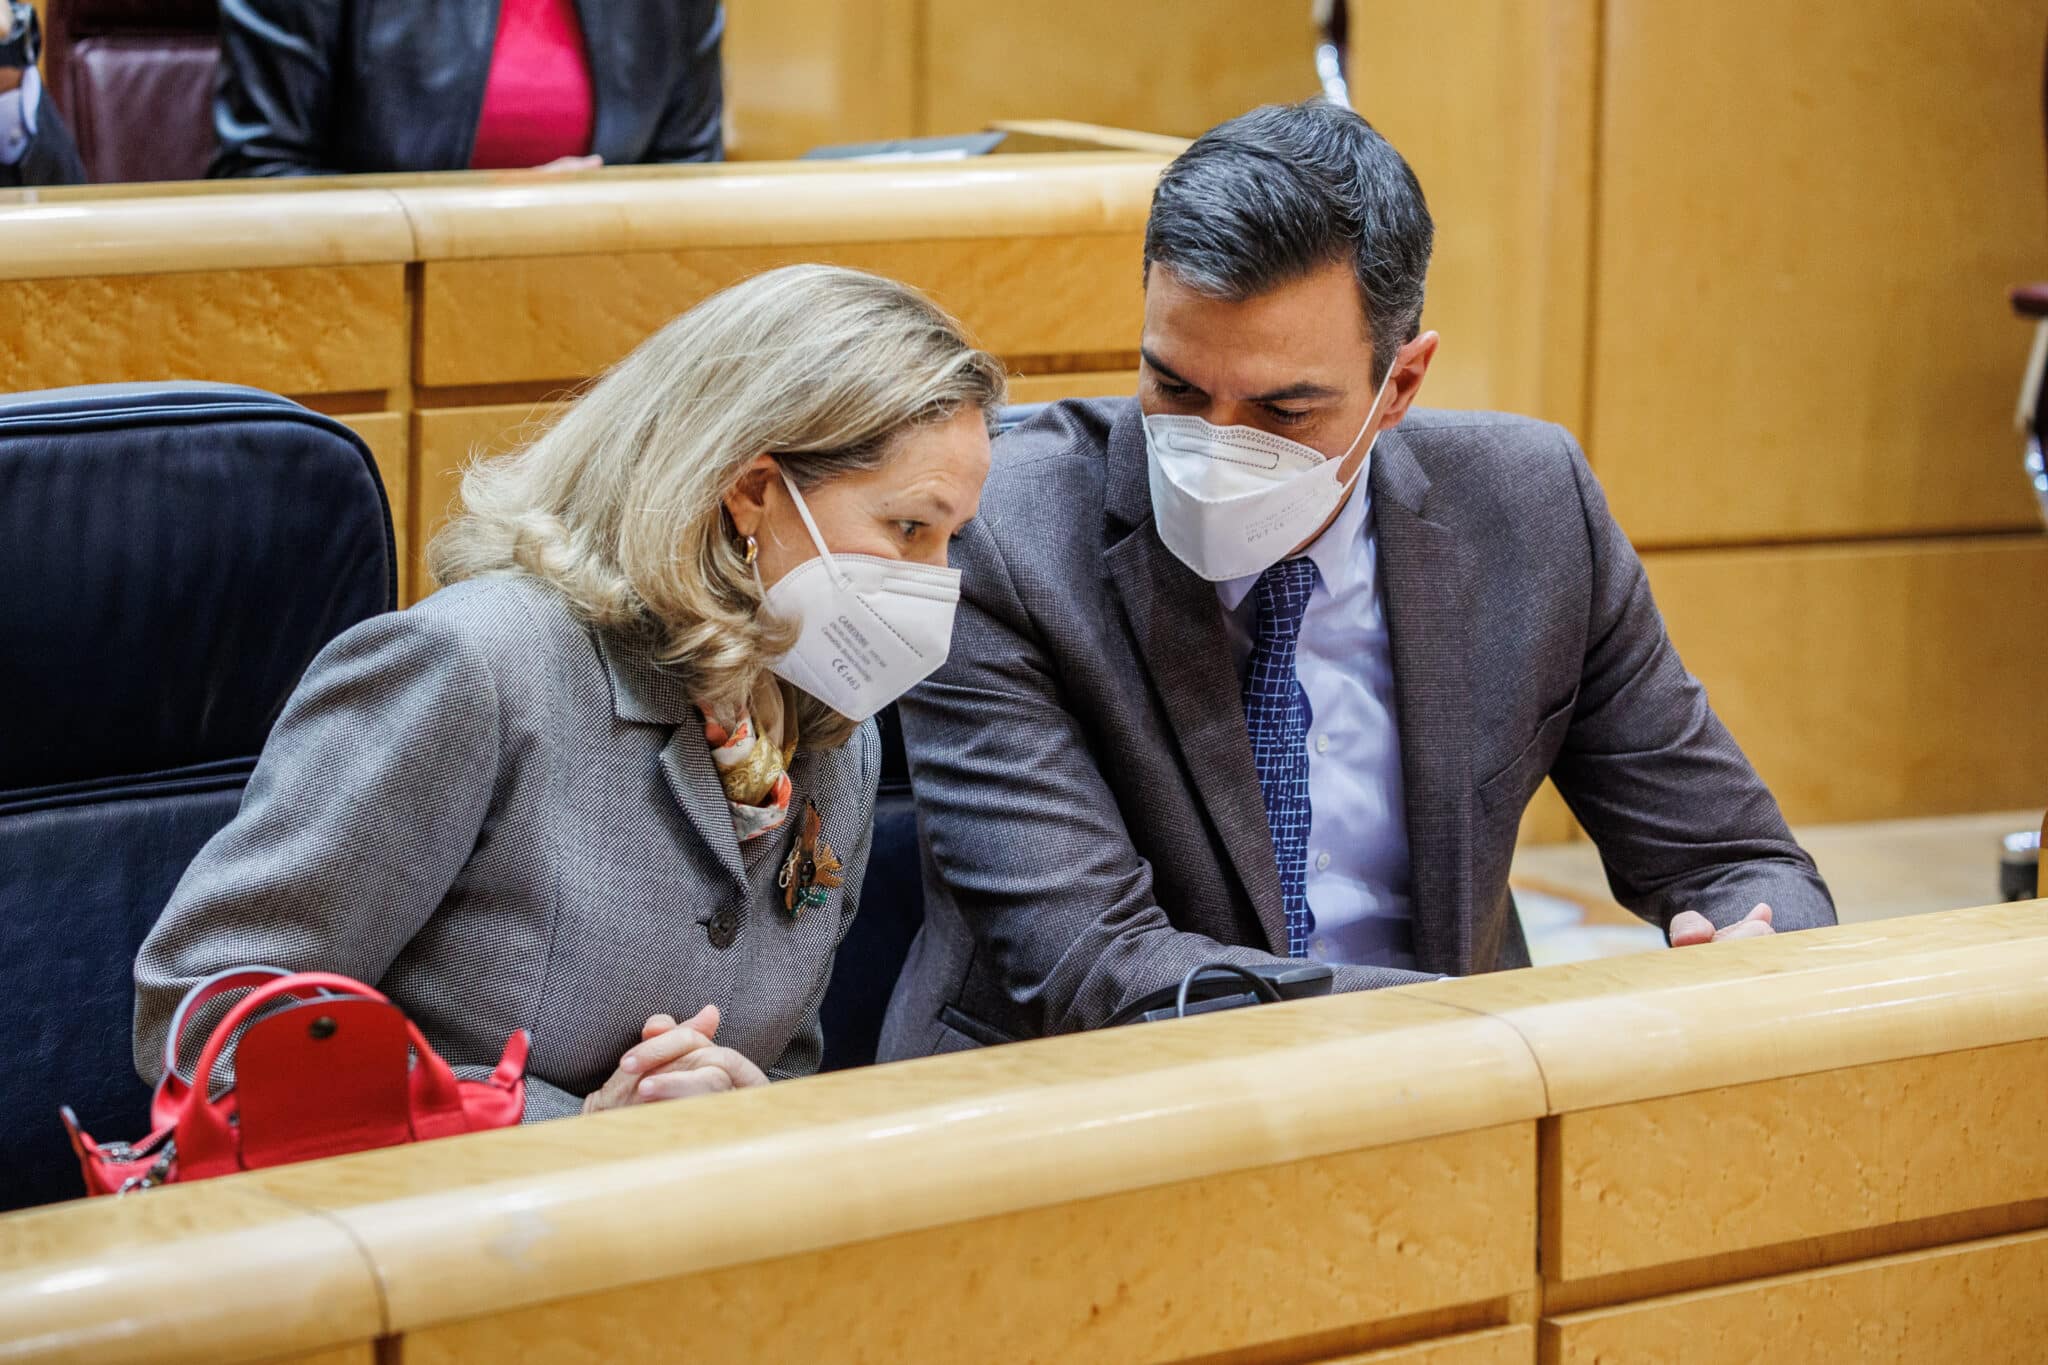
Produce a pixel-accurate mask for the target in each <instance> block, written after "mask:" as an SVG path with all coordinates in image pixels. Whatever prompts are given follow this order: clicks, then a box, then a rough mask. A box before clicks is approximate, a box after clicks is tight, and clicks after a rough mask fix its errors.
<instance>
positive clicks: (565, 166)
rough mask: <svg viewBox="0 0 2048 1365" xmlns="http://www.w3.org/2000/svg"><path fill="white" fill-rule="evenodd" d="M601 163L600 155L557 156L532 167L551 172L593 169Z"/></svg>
mask: <svg viewBox="0 0 2048 1365" xmlns="http://www.w3.org/2000/svg"><path fill="white" fill-rule="evenodd" d="M602 165H604V158H603V157H601V156H558V157H556V158H555V159H554V160H553V161H550V162H547V163H545V164H543V165H539V166H535V167H534V169H535V170H537V171H547V172H548V173H549V174H553V173H554V172H556V171H594V170H596V169H597V168H598V167H599V166H602Z"/></svg>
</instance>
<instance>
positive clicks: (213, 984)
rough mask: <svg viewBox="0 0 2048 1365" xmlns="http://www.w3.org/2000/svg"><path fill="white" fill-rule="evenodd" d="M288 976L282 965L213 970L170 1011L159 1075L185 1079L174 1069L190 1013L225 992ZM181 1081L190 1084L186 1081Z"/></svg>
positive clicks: (176, 1067) (288, 973)
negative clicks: (169, 1022)
mask: <svg viewBox="0 0 2048 1365" xmlns="http://www.w3.org/2000/svg"><path fill="white" fill-rule="evenodd" d="M290 975H291V973H290V972H288V971H286V970H285V969H284V968H282V967H264V966H254V967H230V968H228V969H227V970H226V971H224V972H215V973H214V974H213V975H212V976H209V977H207V978H206V979H205V980H204V981H201V982H199V983H198V984H197V985H195V986H194V987H192V989H191V990H189V991H186V992H185V998H184V999H182V1000H180V1001H179V1002H178V1008H177V1009H175V1010H173V1011H171V1026H170V1028H169V1029H168V1030H166V1031H165V1033H164V1072H163V1074H164V1075H166V1076H177V1077H178V1079H179V1080H181V1081H185V1077H184V1076H183V1075H182V1074H181V1073H180V1072H179V1070H178V1052H179V1044H180V1043H182V1042H184V1041H185V1023H186V1021H187V1020H189V1019H190V1018H191V1017H192V1016H193V1015H194V1014H196V1013H198V1012H199V1011H200V1010H201V1009H204V1008H205V1007H206V1006H207V1005H208V1004H210V1003H211V1002H213V1001H215V1000H217V999H219V998H220V997H221V996H223V995H226V994H227V993H228V992H229V991H236V990H243V989H245V988H248V987H252V986H261V985H262V984H264V983H265V982H266V981H274V980H276V979H277V978H279V977H283V976H290ZM195 1074H197V1073H195ZM185 1083H186V1084H187V1085H190V1084H191V1082H190V1081H185Z"/></svg>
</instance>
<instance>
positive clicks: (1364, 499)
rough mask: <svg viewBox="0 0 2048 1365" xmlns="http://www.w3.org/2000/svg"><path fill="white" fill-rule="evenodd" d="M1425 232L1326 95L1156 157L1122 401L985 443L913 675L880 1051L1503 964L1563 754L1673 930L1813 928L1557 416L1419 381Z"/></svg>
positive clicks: (1824, 897) (1635, 882)
mask: <svg viewBox="0 0 2048 1365" xmlns="http://www.w3.org/2000/svg"><path fill="white" fill-rule="evenodd" d="M1431 236H1432V226H1431V223H1430V218H1429V212H1428V209H1427V207H1426V206H1425V204H1424V203H1423V198H1422V192H1421V188H1420V187H1419V186H1418V185H1417V184H1416V182H1415V178H1414V175H1413V174H1412V173H1411V172H1410V171H1409V169H1408V166H1407V164H1406V163H1405V162H1404V161H1403V160H1402V159H1401V157H1400V155H1399V154H1398V153H1397V152H1395V151H1394V149H1393V148H1392V147H1391V146H1389V145H1388V144H1387V143H1386V141H1385V140H1384V139H1382V138H1381V137H1380V136H1379V135H1378V134H1377V133H1375V132H1374V131H1373V130H1372V129H1371V127H1370V126H1368V125H1367V124H1366V123H1365V121H1364V120H1363V119H1360V118H1359V117H1357V116H1356V115H1355V114H1352V113H1350V112H1349V111H1347V110H1343V109H1339V108H1337V107H1335V106H1332V105H1328V104H1320V103H1318V104H1305V105H1299V106H1292V107H1269V108H1265V109H1260V110H1256V111H1254V112H1253V113H1250V114H1247V115H1245V116H1244V117H1242V118H1239V119H1235V120H1233V121H1231V122H1230V123H1226V124H1224V125H1222V126H1221V127H1219V128H1216V129H1214V130H1212V131H1211V132H1210V133H1208V134H1207V135H1205V136H1204V137H1203V138H1201V139H1200V140H1199V141H1197V142H1196V143H1195V144H1194V145H1193V146H1192V147H1190V148H1189V149H1188V151H1187V152H1186V153H1184V154H1183V155H1182V156H1181V157H1180V158H1179V159H1178V160H1177V161H1175V162H1174V163H1173V165H1172V166H1170V167H1169V168H1168V169H1167V171H1166V173H1165V174H1164V176H1163V177H1162V178H1161V180H1160V183H1159V187H1158V189H1157V191H1156V193H1155V196H1154V198H1153V203H1152V214H1151V220H1150V222H1149V224H1148V226H1147V230H1146V242H1145V268H1146V300H1145V323H1144V335H1143V338H1142V356H1143V369H1142V371H1141V374H1140V383H1139V392H1138V395H1137V398H1136V399H1135V400H1130V399H1123V400H1096V401H1088V402H1070V403H1061V404H1056V405H1054V406H1053V407H1051V408H1050V409H1048V410H1047V411H1046V412H1044V413H1042V414H1041V415H1039V416H1038V417H1037V418H1035V419H1034V420H1033V421H1031V422H1030V423H1028V424H1027V425H1025V426H1024V427H1022V428H1020V429H1019V430H1017V431H1016V432H1014V433H1012V434H1011V435H1010V436H1008V437H1007V438H1005V439H1004V440H1003V441H1002V442H1001V443H999V445H998V447H997V453H996V460H995V469H994V473H993V474H992V475H991V477H990V479H989V482H988V486H987V489H986V491H985V493H984V495H983V499H982V510H981V517H980V519H979V520H978V521H976V522H974V523H971V524H970V525H969V526H968V527H967V528H966V530H965V532H964V533H963V535H962V536H961V538H960V540H959V541H958V542H957V544H956V547H955V555H954V561H953V562H954V564H955V566H956V567H959V568H961V569H962V570H964V571H965V579H964V584H963V588H964V594H965V595H964V597H963V600H962V602H961V606H960V613H959V617H958V623H957V626H956V634H955V637H954V643H953V652H952V655H951V658H950V660H949V661H948V662H947V664H946V665H945V667H944V668H942V669H941V670H940V671H939V672H938V673H937V674H936V675H934V677H933V678H932V679H931V681H930V682H928V683H927V684H925V685H924V686H923V687H921V688H919V689H918V690H917V691H916V692H914V693H913V694H912V695H911V697H910V698H908V699H907V700H906V701H905V702H904V703H903V708H902V711H903V724H904V731H905V734H906V736H907V738H908V742H909V745H910V752H911V764H912V775H913V779H914V782H915V786H916V791H917V797H918V803H919V808H920V811H921V815H922V821H923V834H924V838H925V843H926V854H925V860H926V861H925V882H926V890H927V896H926V902H927V909H926V920H925V925H924V928H923V930H922V932H921V933H920V934H919V936H918V939H917V941H916V943H915V945H914V946H913V947H912V949H911V953H910V958H909V961H908V963H907V965H906V967H905V969H904V972H903V975H902V978H901V980H900V981H899V982H898V984H897V988H896V993H895V997H894V999H893V1000H892V1002H891V1005H890V1010H889V1017H888V1021H887V1024H886V1027H885V1030H884V1034H883V1039H882V1054H883V1055H884V1056H885V1057H904V1056H915V1055H921V1054H925V1053H932V1052H944V1051H949V1050H953V1049H956V1048H963V1047H971V1046H974V1045H976V1044H986V1043H996V1042H1002V1041H1007V1040H1010V1039H1018V1038H1029V1037H1034V1036H1038V1035H1042V1034H1051V1033H1062V1032H1067V1031H1070V1030H1075V1029H1083V1028H1091V1027H1097V1026H1100V1025H1101V1024H1103V1023H1105V1022H1106V1021H1108V1020H1109V1019H1110V1018H1111V1017H1112V1016H1114V1015H1115V1014H1116V1013H1117V1011H1118V1010H1119V1009H1120V1008H1121V1007H1123V1006H1124V1005H1126V1004H1128V1003H1130V1002H1132V1001H1133V1000H1135V999H1137V998H1139V997H1141V996H1143V995H1145V994H1147V993H1149V992H1151V991H1153V990H1155V989H1157V988H1159V987H1161V986H1170V985H1172V984H1174V983H1176V982H1177V981H1179V980H1180V979H1181V978H1182V977H1183V975H1184V974H1185V973H1187V972H1188V971H1189V970H1190V969H1192V968H1194V967H1196V966H1198V965H1199V964H1203V963H1207V962H1214V961H1223V962H1232V963H1239V964H1244V965H1259V964H1272V963H1274V962H1276V960H1279V959H1285V958H1289V957H1295V958H1309V959H1313V960H1319V961H1323V962H1327V963H1329V964H1330V965H1331V967H1332V969H1333V970H1334V972H1335V976H1336V984H1337V988H1338V989H1340V990H1358V989H1368V988H1373V987H1379V986H1391V985H1399V984H1403V983H1407V982H1414V981H1423V980H1428V979H1431V978H1432V977H1434V976H1437V975H1445V974H1465V973H1471V972H1484V971H1493V970H1497V969H1500V968H1505V967H1516V966H1523V965H1526V964H1527V963H1528V960H1529V957H1528V947H1527V945H1526V943H1525V942H1524V940H1523V937H1522V931H1521V928H1520V926H1519V924H1518V922H1517V920H1516V917H1515V909H1514V901H1513V899H1512V897H1511V896H1510V894H1509V891H1508V884H1507V877H1508V864H1509V860H1510V857H1511V855H1512V854H1513V851H1514V844H1515V836H1516V831H1517V827H1518V825H1519V823H1520V820H1521V817H1522V812H1523V810H1524V808H1525V807H1526V806H1527V805H1528V803H1529V800H1530V798H1531V797H1532V796H1533V795H1534V794H1535V792H1536V790H1537V788H1538V786H1539V785H1540V784H1541V783H1542V781H1543V779H1544V778H1545V777H1552V778H1555V779H1556V782H1557V785H1558V787H1559V789H1560V790H1561V791H1562V792H1563V793H1564V796H1565V799H1566V800H1567V801H1568V802H1569V803H1570V804H1571V807H1572V810H1573V812H1574V813H1575V814H1576V815H1577V816H1578V818H1579V820H1580V821H1581V822H1582V823H1583V824H1584V825H1585V827H1586V829H1587V831H1588V832H1589V833H1590V834H1591V835H1592V836H1593V838H1594V840H1595V841H1596V842H1597V843H1598V844H1599V846H1600V851H1601V854H1602V856H1603V859H1604V861H1605V863H1606V866H1607V870H1608V877H1609V880H1610V882H1611V884H1612V886H1613V888H1614V892H1615V894H1616V896H1618V897H1619V898H1620V899H1621V900H1622V901H1623V902H1624V903H1625V904H1627V905H1628V906H1629V907H1630V908H1631V909H1633V910H1635V911H1636V912H1637V913H1639V914H1641V915H1643V916H1644V917H1645V918H1646V919H1650V920H1652V921H1654V922H1656V923H1657V924H1659V925H1660V926H1662V927H1664V928H1665V930H1666V931H1667V933H1668V934H1669V936H1670V939H1671V941H1672V942H1673V943H1674V944H1677V945H1681V946H1683V945H1688V944H1693V943H1701V942H1707V941H1711V940H1713V939H1715V938H1734V937H1751V936H1755V935H1759V934H1767V933H1770V932H1772V930H1773V928H1774V927H1775V928H1776V929H1780V930H1783V929H1798V928H1807V927H1811V926H1814V925H1822V924H1830V923H1833V922H1834V909H1833V906H1832V904H1831V902H1830V901H1829V898H1828V894H1827V891H1826V888H1825V887H1823V886H1822V884H1821V882H1820V879H1819V877H1818V876H1817V875H1816V873H1815V871H1814V867H1813V864H1812V861H1811V860H1810V859H1809V858H1808V857H1807V856H1806V855H1805V853H1803V852H1802V851H1801V850H1800V849H1799V847H1798V845H1797V844H1795V843H1794V842H1793V840H1792V837H1791V834H1790V832H1789V831H1788V830H1787V829H1786V827H1785V823H1784V820H1783V818H1782V817H1781V816H1780V815H1779V813H1778V808H1777V805H1776V803H1775V802H1774V801H1773V800H1772V798H1771V795H1770V793H1769V792H1768V791H1767V790H1766V789H1765V788H1764V785H1763V783H1762V782H1761V781H1760V780H1759V779H1758V778H1757V775H1756V773H1755V772H1754V771H1753V770H1752V769H1751V768H1750V766H1749V764H1748V762H1747V761H1746V760H1745V759H1744V758H1743V756H1742V753H1741V751H1740V750H1739V749H1738V748H1737V747H1736V745H1735V742H1734V741H1733V739H1731V738H1730V737H1729V735H1728V732H1727V731H1726V730H1725V729H1724V728H1723V727H1722V725H1721V723H1720V722H1719V721H1718V720H1717V719H1715V717H1714V714H1713V712H1712V711H1711V710H1710V709H1709V707H1708V705H1707V699H1706V695H1705V693H1704V691H1703V690H1702V689H1701V687H1700V685H1699V683H1698V682H1697V681H1695V680H1694V679H1693V678H1692V677H1691V676H1690V675H1689V674H1688V673H1687V672H1686V670H1685V668H1684V666H1683V665H1682V664H1681V663H1680V662H1679V659H1678V655H1677V654H1676V652H1675V651H1674V650H1673V649H1672V646H1671V643H1670V641H1669V639H1668V638H1667V637H1666V635H1665V632H1664V625H1663V622H1662V620H1661V619H1660V618H1659V616H1658V614H1657V608H1656V605H1655V604H1654V603H1653V602H1652V601H1651V598H1650V591H1649V587H1648V585H1647V583H1646V582H1645V580H1644V576H1643V570H1642V566H1641V564H1640V563H1639V562H1638V560H1637V558H1636V555H1635V552H1634V551H1633V550H1632V549H1631V548H1630V546H1629V542H1628V539H1627V538H1626V536H1624V535H1623V533H1622V531H1621V528H1620V527H1618V526H1617V525H1616V524H1615V522H1614V520H1613V518H1612V517H1611V516H1610V515H1609V513H1608V510H1607V505H1606V502H1605V500H1604V498H1603V497H1602V495H1601V492H1600V487H1599V485H1598V483H1596V482H1595V480H1594V478H1593V475H1592V472H1591V471H1590V470H1589V469H1588V467H1587V465H1586V461H1585V458H1584V457H1583V456H1582V455H1581V454H1580V452H1579V449H1578V446H1577V445H1576V444H1575V443H1574V442H1573V440H1572V438H1571V436H1570V435H1569V434H1568V433H1566V432H1565V431H1563V430H1561V429H1560V428H1558V427H1555V426H1550V425H1547V424H1544V423H1540V422H1535V421H1530V420H1527V419H1523V418H1518V417H1508V416H1501V415H1497V414H1492V413H1470V412H1431V411H1427V410H1424V409H1418V408H1414V407H1412V404H1413V403H1414V401H1415V397H1416V393H1417V391H1418V390H1419V389H1420V388H1421V386H1422V381H1423V378H1424V376H1425V375H1426V374H1427V373H1428V370H1429V365H1430V361H1431V359H1432V358H1433V357H1434V355H1435V354H1436V348H1437V337H1436V334H1435V333H1433V332H1422V331H1420V328H1419V319H1420V317H1421V313H1422V298H1423V278H1424V275H1425V273H1426V271H1427V269H1428V263H1429V252H1430V242H1431ZM1674 380H1675V381H1679V380H1682V377H1681V376H1674Z"/></svg>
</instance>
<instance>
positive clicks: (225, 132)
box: [206, 0, 346, 177]
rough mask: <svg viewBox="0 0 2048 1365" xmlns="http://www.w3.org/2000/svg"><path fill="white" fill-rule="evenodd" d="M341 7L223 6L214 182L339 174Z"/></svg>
mask: <svg viewBox="0 0 2048 1365" xmlns="http://www.w3.org/2000/svg"><path fill="white" fill-rule="evenodd" d="M345 8H346V6H344V5H342V4H340V3H338V0H221V7H220V76H219V83H218V84H217V85H216V86H215V88H214V96H213V129H214V136H215V137H217V138H218V139H219V140H220V147H219V149H218V150H217V151H216V152H215V153H214V157H213V164H212V165H211V166H209V167H208V168H207V172H206V173H207V174H208V175H209V176H214V177H235V176H272V175H333V174H336V173H338V168H337V167H335V166H334V165H333V157H332V154H331V151H330V134H331V129H332V126H333V117H334V89H335V85H334V63H335V60H336V58H337V55H338V53H339V51H340V38H341V15H342V11H343V10H344V9H345Z"/></svg>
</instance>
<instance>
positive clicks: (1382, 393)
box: [1337, 363, 1400, 493]
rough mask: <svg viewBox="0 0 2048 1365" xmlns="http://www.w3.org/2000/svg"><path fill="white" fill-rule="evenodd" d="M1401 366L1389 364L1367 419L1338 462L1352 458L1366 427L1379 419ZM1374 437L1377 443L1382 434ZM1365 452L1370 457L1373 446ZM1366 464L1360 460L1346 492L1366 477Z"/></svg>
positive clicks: (1345, 489) (1346, 486)
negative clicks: (1388, 386)
mask: <svg viewBox="0 0 2048 1365" xmlns="http://www.w3.org/2000/svg"><path fill="white" fill-rule="evenodd" d="M1399 368H1400V365H1399V364H1398V363H1396V364H1393V365H1389V366H1387V377H1386V378H1384V379H1382V380H1381V381H1380V387H1379V391H1378V392H1377V393H1375V394H1373V396H1372V406H1371V407H1370V408H1368V409H1367V410H1366V414H1365V420H1364V421H1363V422H1361V423H1359V426H1358V434H1357V435H1356V436H1354V437H1352V438H1351V444H1350V445H1348V446H1346V447H1344V453H1343V454H1342V455H1339V456H1338V457H1337V463H1338V464H1343V463H1344V462H1345V461H1346V460H1348V459H1350V458H1351V452H1352V451H1354V450H1356V449H1358V443H1359V442H1360V441H1363V440H1364V439H1365V429H1366V428H1367V427H1369V426H1371V425H1372V424H1373V423H1374V422H1375V421H1376V420H1378V418H1379V415H1380V403H1381V401H1382V400H1383V399H1385V398H1386V396H1387V385H1389V384H1391V383H1393V382H1394V371H1395V370H1397V369H1399ZM1372 439H1373V444H1374V445H1377V444H1378V443H1379V439H1380V434H1379V433H1378V432H1374V433H1373V434H1372ZM1365 453H1366V455H1367V457H1368V458H1370V457H1371V455H1372V446H1367V447H1366V448H1365ZM1365 466H1366V460H1360V461H1359V462H1358V472H1357V473H1356V474H1353V475H1352V476H1351V481H1350V482H1349V483H1347V484H1345V485H1344V491H1345V492H1346V493H1349V492H1350V491H1351V490H1352V489H1354V488H1356V487H1357V486H1358V481H1359V479H1360V478H1362V477H1364V474H1365Z"/></svg>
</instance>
